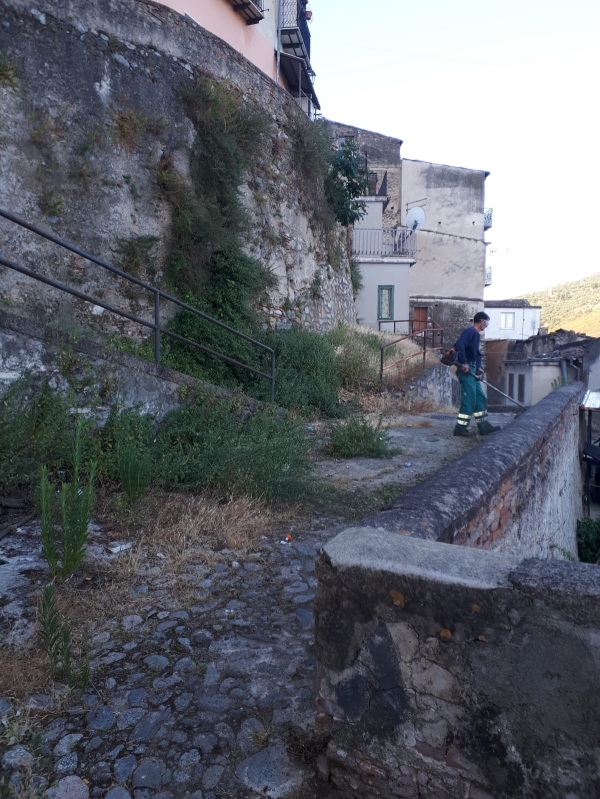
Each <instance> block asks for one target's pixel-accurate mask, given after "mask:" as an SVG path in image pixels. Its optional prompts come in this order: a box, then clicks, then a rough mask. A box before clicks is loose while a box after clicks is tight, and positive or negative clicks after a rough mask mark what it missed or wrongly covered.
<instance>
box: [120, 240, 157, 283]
mask: <svg viewBox="0 0 600 799" xmlns="http://www.w3.org/2000/svg"><path fill="white" fill-rule="evenodd" d="M158 242H159V239H158V238H157V237H156V236H137V238H133V239H119V240H118V242H117V246H116V247H115V250H114V252H115V254H116V255H118V256H119V266H120V268H121V269H122V270H123V271H124V272H127V273H128V274H129V275H133V277H137V278H139V277H141V276H142V273H143V271H145V272H146V273H147V274H148V276H149V277H150V278H151V279H152V278H153V277H154V275H155V273H156V247H157V245H158Z"/></svg>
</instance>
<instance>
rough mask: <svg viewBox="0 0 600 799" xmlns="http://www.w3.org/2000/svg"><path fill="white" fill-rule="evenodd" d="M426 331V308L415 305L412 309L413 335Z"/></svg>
mask: <svg viewBox="0 0 600 799" xmlns="http://www.w3.org/2000/svg"><path fill="white" fill-rule="evenodd" d="M426 329H427V306H426V305H416V306H415V307H414V308H413V333H416V332H417V330H426Z"/></svg>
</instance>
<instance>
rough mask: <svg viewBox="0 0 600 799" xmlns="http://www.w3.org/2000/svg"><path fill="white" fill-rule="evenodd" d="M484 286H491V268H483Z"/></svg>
mask: <svg viewBox="0 0 600 799" xmlns="http://www.w3.org/2000/svg"><path fill="white" fill-rule="evenodd" d="M485 285H486V286H491V285H492V267H491V266H486V267H485Z"/></svg>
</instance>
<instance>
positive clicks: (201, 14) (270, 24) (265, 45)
mask: <svg viewBox="0 0 600 799" xmlns="http://www.w3.org/2000/svg"><path fill="white" fill-rule="evenodd" d="M161 5H164V6H167V7H168V8H172V9H174V10H175V11H179V13H180V14H187V15H188V16H190V17H191V18H192V19H194V20H195V21H196V22H197V23H198V24H199V25H202V27H203V28H206V30H208V31H210V32H211V33H214V34H215V36H219V37H220V38H221V39H223V40H224V41H226V42H227V44H229V45H231V47H233V48H234V50H237V51H238V53H241V54H242V55H243V56H244V58H247V59H248V61H251V62H252V63H253V64H254V65H255V66H257V67H258V68H259V69H261V70H262V71H263V72H264V73H265V74H266V75H268V76H269V77H270V78H272V79H273V80H275V79H276V76H277V64H276V55H275V48H276V46H277V3H276V2H273V3H266V4H265V5H268V6H272V8H265V11H264V15H265V19H263V20H261V21H260V22H258V23H257V24H256V25H247V24H246V20H245V19H244V17H243V15H242V14H240V13H238V12H236V11H234V10H233V6H232V5H231V3H229V2H228V0H165V1H164V2H163V3H161Z"/></svg>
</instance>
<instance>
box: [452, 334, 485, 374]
mask: <svg viewBox="0 0 600 799" xmlns="http://www.w3.org/2000/svg"><path fill="white" fill-rule="evenodd" d="M454 349H455V350H456V354H457V355H458V362H459V363H466V364H468V365H469V366H471V364H475V368H476V369H481V353H480V352H479V332H478V331H477V330H475V328H474V327H468V328H467V329H466V330H463V332H462V333H461V334H460V336H459V337H458V339H457V341H456V344H455V345H454Z"/></svg>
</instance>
